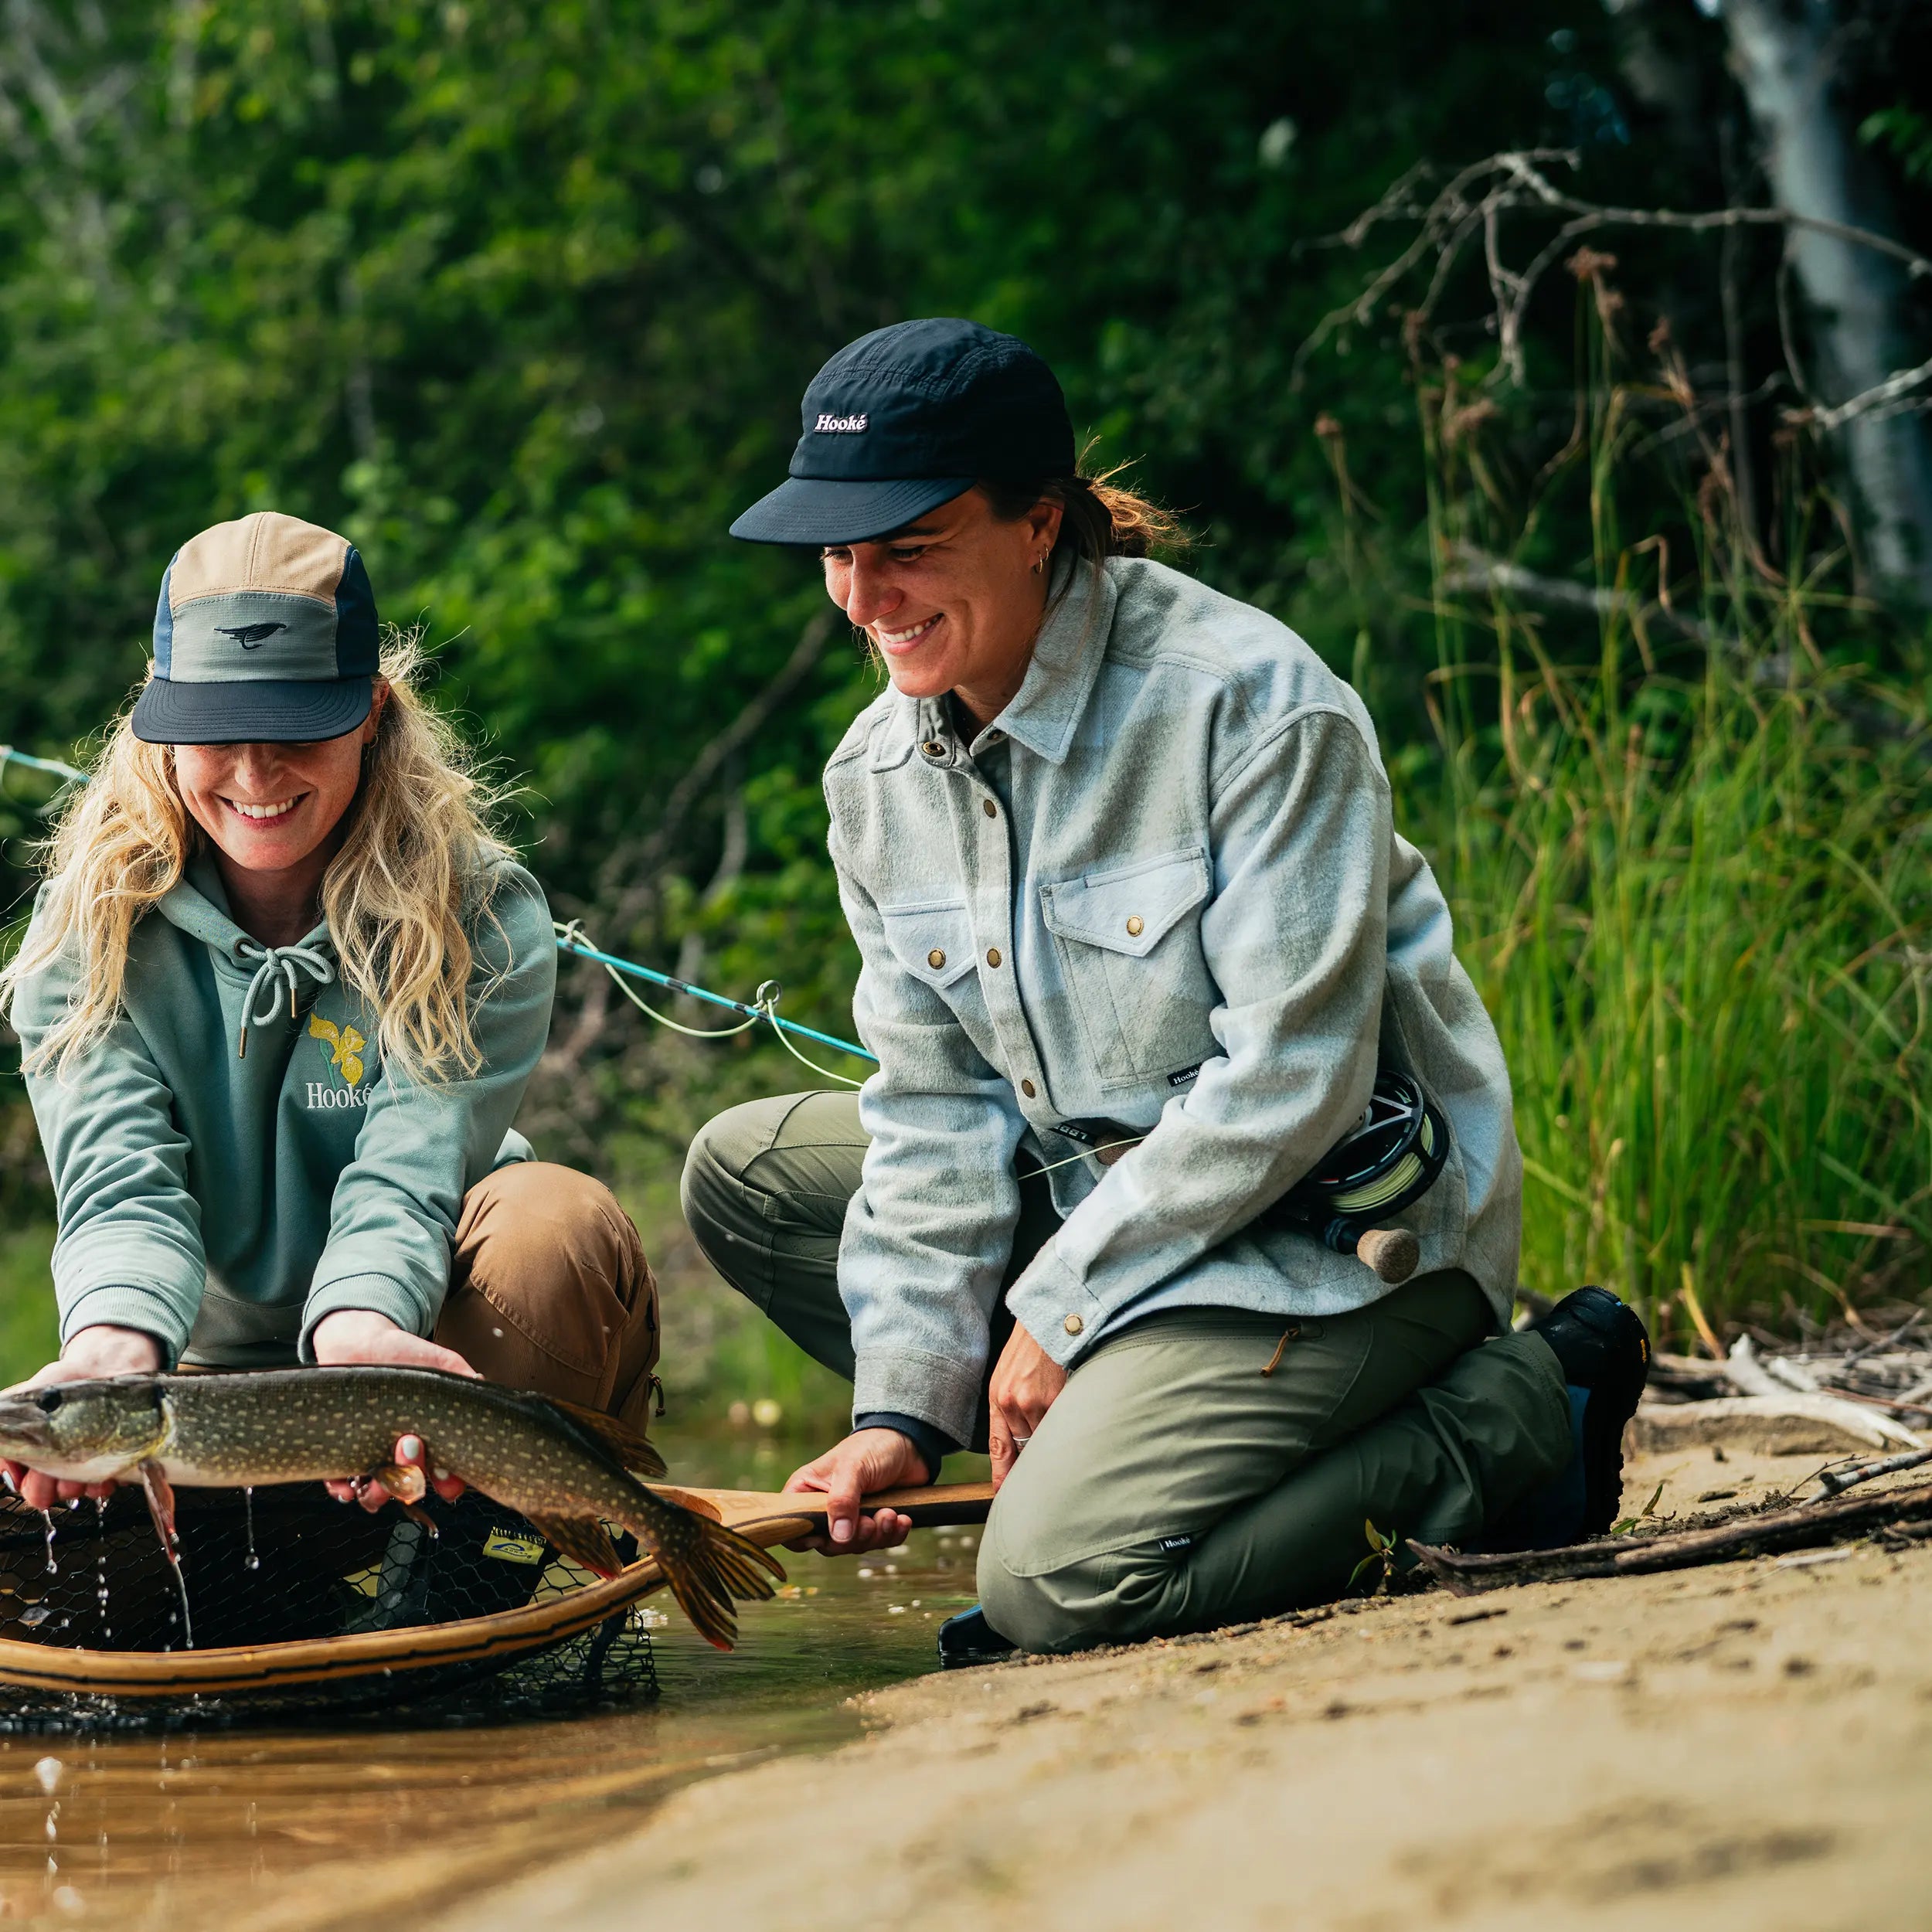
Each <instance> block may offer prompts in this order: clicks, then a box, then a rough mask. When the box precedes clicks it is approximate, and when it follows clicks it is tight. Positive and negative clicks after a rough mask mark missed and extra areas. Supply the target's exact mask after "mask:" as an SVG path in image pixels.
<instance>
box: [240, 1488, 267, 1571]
mask: <svg viewBox="0 0 1932 1932" xmlns="http://www.w3.org/2000/svg"><path fill="white" fill-rule="evenodd" d="M242 1508H243V1511H244V1512H246V1513H247V1518H248V1559H247V1560H248V1567H249V1568H250V1570H259V1569H260V1568H261V1566H262V1560H261V1559H260V1557H259V1556H257V1555H256V1554H255V1492H254V1491H253V1489H252V1488H249V1487H248V1486H247V1485H243V1488H242Z"/></svg>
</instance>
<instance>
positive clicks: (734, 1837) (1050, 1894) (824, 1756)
mask: <svg viewBox="0 0 1932 1932" xmlns="http://www.w3.org/2000/svg"><path fill="white" fill-rule="evenodd" d="M1813 1467H1815V1460H1814V1459H1810V1458H1803V1459H1794V1461H1791V1462H1790V1463H1784V1464H1780V1463H1777V1462H1774V1461H1770V1459H1767V1458H1749V1457H1743V1458H1740V1457H1737V1456H1735V1455H1734V1456H1733V1458H1732V1459H1731V1460H1730V1461H1727V1462H1726V1463H1724V1464H1717V1463H1716V1461H1714V1459H1713V1458H1712V1457H1711V1455H1710V1454H1709V1451H1699V1452H1696V1453H1695V1454H1686V1455H1679V1456H1677V1457H1675V1458H1655V1459H1652V1460H1651V1461H1650V1462H1648V1463H1647V1464H1641V1465H1638V1467H1636V1468H1634V1469H1633V1471H1632V1472H1631V1482H1630V1485H1629V1486H1628V1489H1627V1492H1626V1494H1627V1496H1628V1498H1629V1499H1630V1502H1631V1506H1632V1507H1640V1506H1641V1504H1642V1502H1645V1500H1647V1499H1648V1497H1649V1495H1650V1493H1651V1489H1652V1488H1654V1487H1655V1485H1657V1484H1658V1483H1659V1482H1660V1481H1661V1482H1662V1484H1663V1485H1664V1488H1663V1492H1662V1495H1661V1497H1660V1498H1659V1499H1658V1509H1659V1510H1660V1511H1661V1512H1671V1511H1672V1510H1675V1511H1677V1512H1679V1513H1680V1514H1682V1513H1688V1512H1690V1511H1692V1510H1693V1509H1696V1508H1697V1507H1698V1506H1699V1502H1700V1499H1704V1498H1709V1501H1708V1502H1706V1505H1705V1506H1706V1507H1722V1506H1723V1504H1724V1503H1725V1502H1748V1501H1749V1500H1750V1499H1751V1498H1752V1497H1753V1495H1757V1494H1760V1493H1762V1492H1763V1491H1764V1489H1765V1488H1767V1487H1772V1486H1777V1485H1783V1484H1787V1483H1790V1482H1792V1481H1795V1480H1796V1479H1798V1478H1800V1477H1802V1476H1803V1475H1806V1474H1808V1472H1809V1471H1810V1470H1811V1468H1813ZM1719 1491H1731V1492H1736V1494H1735V1495H1731V1496H1724V1495H1714V1494H1713V1492H1719ZM888 1561H890V1562H891V1563H892V1565H893V1566H892V1567H891V1568H890V1569H888V1568H887V1566H886V1565H887V1563H888ZM970 1565H971V1551H970V1549H968V1548H966V1547H964V1546H963V1545H962V1543H961V1539H959V1538H958V1537H957V1536H953V1537H947V1538H944V1539H942V1538H941V1537H940V1536H934V1535H931V1534H930V1533H927V1534H923V1535H922V1536H920V1538H918V1539H915V1543H914V1546H913V1547H911V1548H910V1549H908V1550H907V1551H906V1552H903V1553H899V1555H898V1556H896V1558H893V1559H889V1560H888V1559H875V1560H872V1562H870V1563H868V1564H867V1565H866V1568H867V1569H869V1570H871V1571H872V1574H871V1576H869V1577H861V1576H860V1575H859V1566H857V1565H855V1564H852V1563H840V1564H832V1563H823V1562H821V1561H820V1560H818V1559H816V1558H811V1557H801V1558H797V1559H794V1560H792V1569H793V1574H794V1583H796V1585H797V1587H798V1591H799V1594H798V1595H797V1596H795V1597H787V1598H785V1599H784V1600H781V1602H778V1603H776V1604H769V1605H764V1606H758V1607H754V1608H753V1609H752V1610H751V1611H750V1614H748V1615H747V1620H746V1632H747V1641H746V1643H745V1645H744V1646H743V1648H742V1649H741V1650H740V1651H738V1652H736V1653H734V1654H733V1656H731V1657H730V1658H718V1657H716V1655H715V1654H713V1653H712V1652H710V1651H709V1650H708V1649H706V1648H704V1647H703V1646H702V1645H701V1644H699V1642H698V1641H697V1640H696V1638H693V1637H692V1636H691V1634H689V1632H686V1631H683V1630H682V1628H681V1627H680V1626H679V1625H678V1624H675V1623H672V1624H669V1625H668V1626H667V1627H666V1628H665V1629H664V1630H663V1631H661V1632H660V1633H659V1637H660V1640H661V1651H660V1655H661V1667H662V1675H663V1679H664V1687H665V1688H664V1696H663V1699H662V1702H660V1703H659V1704H658V1705H657V1706H655V1707H651V1708H645V1709H638V1710H633V1711H630V1712H627V1713H612V1714H609V1715H604V1716H590V1717H585V1718H580V1719H575V1720H572V1721H569V1722H560V1723H543V1724H526V1725H516V1726H497V1727H486V1728H481V1729H472V1730H444V1731H417V1732H394V1733H381V1732H373V1733H316V1732H312V1731H311V1732H308V1733H288V1732H282V1733H272V1732H271V1733H236V1734H233V1735H226V1736H222V1735H205V1736H200V1737H181V1736H177V1737H175V1738H171V1739H168V1740H161V1739H157V1738H145V1739H127V1740H95V1741H93V1742H91V1743H87V1742H80V1741H77V1740H36V1739H32V1738H19V1737H16V1738H12V1739H7V1740H0V1919H6V1920H30V1921H36V1922H39V1923H43V1924H49V1925H52V1924H66V1923H73V1924H91V1925H104V1926H113V1927H129V1928H137V1929H138V1932H171V1929H172V1928H175V1927H192V1928H196V1932H199V1929H200V1928H202V1927H221V1928H223V1932H229V1929H230V1928H233V1929H234V1932H338V1928H339V1929H340V1932H348V1928H350V1927H356V1928H358V1929H359V1932H360V1928H364V1927H368V1926H369V1925H371V1924H382V1923H407V1924H408V1925H410V1927H411V1928H412V1932H539V1929H541V1928H551V1927H554V1928H556V1929H557V1932H606V1929H607V1928H608V1929H609V1932H615V1929H616V1928H619V1927H622V1928H624V1932H631V1929H632V1928H634V1927H638V1926H639V1925H648V1926H650V1927H652V1928H653V1932H657V1928H660V1927H674V1928H675V1927H687V1926H689V1927H701V1926H702V1927H706V1928H707V1932H709V1929H710V1928H716V1927H720V1926H738V1925H750V1924H756V1923H772V1924H782V1925H784V1926H785V1927H787V1929H788V1932H791V1928H797V1929H798V1932H815V1928H818V1927H825V1928H828V1932H829V1929H830V1928H832V1927H838V1928H840V1929H841V1932H850V1929H853V1928H868V1927H875V1926H876V1927H887V1926H890V1927H893V1928H895V1932H897V1929H898V1928H903V1927H904V1926H905V1925H906V1924H907V1923H913V1922H917V1923H919V1924H920V1926H922V1927H934V1928H937V1932H950V1929H951V1928H952V1927H959V1928H961V1932H964V1929H965V1928H967V1927H972V1928H974V1932H984V1928H985V1927H986V1926H987V1925H988V1924H989V1923H997V1924H1002V1925H1004V1924H1009V1923H1027V1924H1030V1925H1032V1926H1037V1927H1082V1928H1083V1927H1087V1926H1090V1925H1104V1926H1106V1927H1108V1928H1109V1932H1114V1929H1115V1928H1121V1929H1122V1932H1134V1928H1138V1927H1148V1928H1149V1932H1152V1929H1153V1928H1155V1927H1158V1928H1159V1929H1160V1932H1173V1928H1174V1927H1176V1926H1195V1925H1202V1926H1209V1927H1216V1928H1219V1927H1223V1926H1226V1927H1248V1926H1255V1927H1260V1926H1263V1925H1266V1926H1267V1927H1270V1928H1273V1927H1277V1926H1279V1925H1280V1924H1281V1923H1284V1922H1287V1923H1293V1924H1294V1925H1295V1926H1296V1927H1298V1928H1301V1927H1313V1928H1317V1929H1318V1932H1322V1929H1325V1928H1329V1927H1333V1928H1335V1932H1410V1929H1411V1928H1413V1927H1418V1926H1427V1927H1436V1926H1444V1927H1461V1926H1464V1925H1468V1926H1471V1927H1475V1926H1481V1927H1485V1928H1488V1927H1504V1928H1509V1927H1515V1926H1519V1925H1520V1926H1521V1927H1523V1928H1525V1932H1528V1928H1529V1927H1531V1926H1532V1925H1534V1926H1536V1927H1539V1928H1548V1927H1552V1926H1556V1927H1569V1926H1572V1925H1574V1926H1580V1927H1583V1926H1587V1927H1590V1928H1592V1929H1593V1932H1594V1928H1596V1927H1599V1926H1602V1927H1607V1928H1621V1927H1624V1926H1626V1925H1628V1926H1629V1927H1633V1928H1634V1927H1639V1926H1641V1927H1645V1928H1651V1927H1656V1926H1658V1925H1660V1924H1665V1925H1670V1926H1673V1927H1674V1926H1676V1925H1679V1924H1685V1925H1689V1924H1692V1923H1695V1924H1696V1925H1697V1926H1699V1928H1700V1932H1702V1928H1704V1927H1713V1928H1716V1932H1724V1929H1725V1928H1728V1927H1739V1928H1743V1927H1750V1928H1752V1929H1753V1932H1760V1928H1766V1927H1771V1928H1778V1927H1787V1926H1788V1927H1792V1928H1794V1932H1795V1929H1796V1928H1798V1927H1803V1928H1804V1932H1814V1928H1819V1927H1836V1926H1840V1925H1842V1926H1845V1927H1850V1926H1852V1925H1854V1924H1857V1925H1859V1926H1861V1927H1862V1926H1865V1925H1867V1924H1869V1923H1874V1922H1877V1921H1879V1920H1881V1919H1882V1918H1884V1917H1890V1918H1892V1919H1893V1920H1895V1921H1896V1922H1898V1923H1907V1924H1911V1923H1919V1922H1920V1920H1921V1919H1922V1918H1923V1896H1924V1894H1925V1892H1926V1888H1927V1880H1928V1878H1932V1845H1928V1842H1927V1834H1926V1833H1925V1832H1924V1831H1923V1826H1922V1824H1921V1822H1920V1816H1921V1814H1922V1812H1923V1808H1924V1799H1925V1794H1926V1792H1927V1788H1928V1777H1932V1644H1928V1643H1927V1641H1926V1639H1925V1632H1926V1631H1927V1628H1932V1550H1927V1549H1914V1550H1912V1551H1910V1552H1908V1553H1905V1554H1903V1555H1893V1554H1890V1553H1886V1552H1884V1551H1882V1550H1879V1549H1872V1548H1869V1547H1868V1548H1860V1549H1856V1550H1854V1551H1852V1552H1850V1553H1845V1554H1838V1553H1829V1554H1828V1556H1827V1559H1826V1560H1824V1561H1818V1560H1815V1559H1814V1558H1811V1557H1802V1558H1800V1559H1798V1560H1792V1559H1789V1558H1787V1559H1784V1560H1760V1561H1758V1562H1755V1563H1744V1564H1732V1565H1726V1566H1718V1567H1713V1568H1711V1569H1708V1570H1696V1571H1688V1572H1683V1573H1678V1574H1675V1575H1667V1576H1661V1577H1648V1578H1641V1579H1628V1580H1619V1581H1616V1582H1601V1583H1570V1584H1563V1585H1556V1586H1539V1587H1535V1588H1532V1589H1528V1590H1515V1591H1508V1592H1501V1593H1497V1594H1493V1595H1490V1596H1486V1597H1480V1598H1475V1599H1471V1600H1457V1599H1454V1598H1452V1597H1447V1596H1446V1595H1444V1594H1440V1593H1431V1594H1427V1595H1423V1596H1420V1597H1406V1598H1398V1599H1395V1600H1386V1601H1381V1602H1373V1601H1372V1602H1369V1603H1368V1604H1361V1605H1350V1606H1343V1607H1339V1608H1338V1609H1336V1610H1335V1611H1333V1612H1332V1613H1328V1614H1321V1613H1315V1614H1311V1616H1310V1617H1308V1618H1305V1619H1301V1620H1292V1621H1282V1622H1279V1623H1275V1624H1269V1625H1266V1626H1263V1627H1261V1628H1256V1629H1252V1630H1250V1631H1246V1632H1243V1633H1239V1634H1226V1635H1220V1636H1215V1637H1208V1638H1195V1639H1188V1640H1183V1641H1177V1642H1174V1643H1169V1644H1157V1645H1147V1646H1143V1647H1141V1648H1136V1649H1133V1650H1128V1651H1118V1652H1115V1653H1112V1654H1110V1655H1097V1656H1090V1657H1085V1658H1073V1659H1066V1660H1060V1661H1054V1662H1030V1663H1021V1664H1012V1665H998V1666H995V1667H992V1668H988V1669H983V1670H978V1671H973V1672H959V1673H954V1674H951V1675H945V1676H940V1675H919V1673H921V1672H924V1671H925V1670H926V1668H927V1664H928V1661H929V1659H930V1644H931V1641H932V1631H933V1628H934V1624H935V1622H936V1621H937V1619H938V1617H940V1616H942V1615H944V1614H945V1613H946V1612H947V1610H949V1609H950V1608H951V1607H954V1604H957V1603H958V1602H961V1601H963V1600H965V1598H966V1597H967V1594H968V1592H969V1590H970ZM808 1590H817V1591H818V1595H816V1596H808V1595H807V1594H805V1593H806V1592H807V1591H808ZM48 1757H55V1758H58V1759H59V1760H60V1763H59V1765H58V1766H57V1767H56V1770H54V1772H53V1774H52V1775H51V1781H52V1784H53V1789H52V1790H51V1791H49V1790H46V1789H43V1782H42V1779H41V1777H39V1775H37V1774H36V1769H35V1767H36V1764H39V1763H40V1761H41V1760H45V1759H46V1758H48Z"/></svg>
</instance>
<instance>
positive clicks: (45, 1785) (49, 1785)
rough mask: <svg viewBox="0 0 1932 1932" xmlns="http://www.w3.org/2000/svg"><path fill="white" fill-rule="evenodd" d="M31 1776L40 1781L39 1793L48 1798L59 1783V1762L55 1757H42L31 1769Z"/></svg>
mask: <svg viewBox="0 0 1932 1932" xmlns="http://www.w3.org/2000/svg"><path fill="white" fill-rule="evenodd" d="M33 1774H34V1776H35V1777H36V1778H38V1779H39V1781H40V1789H41V1791H43V1793H44V1794H46V1796H47V1797H49V1798H52V1797H53V1793H54V1787H55V1786H56V1785H57V1784H59V1783H60V1759H59V1758H57V1757H43V1758H42V1759H41V1760H39V1763H37V1764H36V1765H35V1766H34V1767H33Z"/></svg>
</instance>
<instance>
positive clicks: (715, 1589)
mask: <svg viewBox="0 0 1932 1932" xmlns="http://www.w3.org/2000/svg"><path fill="white" fill-rule="evenodd" d="M696 1522H698V1523H699V1526H700V1527H699V1533H698V1547H697V1549H696V1551H695V1552H694V1553H692V1554H691V1555H689V1556H683V1555H679V1556H672V1555H671V1554H669V1553H668V1552H666V1551H665V1550H664V1549H659V1551H658V1562H659V1563H661V1564H662V1565H663V1567H664V1573H665V1580H667V1581H668V1583H669V1584H670V1585H671V1594H672V1595H673V1596H674V1597H676V1598H677V1600H678V1606H679V1608H680V1609H681V1610H682V1611H683V1612H684V1614H685V1616H687V1617H689V1618H690V1619H691V1622H692V1627H693V1628H695V1629H696V1631H697V1632H698V1634H699V1636H701V1637H702V1638H704V1640H705V1641H706V1642H707V1643H709V1644H710V1645H713V1647H714V1648H717V1649H719V1650H729V1649H730V1648H731V1647H732V1645H733V1644H735V1643H736V1641H737V1639H738V1613H737V1612H736V1611H735V1610H734V1609H733V1607H732V1603H731V1600H732V1598H733V1597H744V1598H747V1599H760V1600H761V1599H763V1598H764V1597H770V1596H772V1595H774V1594H775V1590H776V1587H775V1586H774V1583H773V1582H772V1577H777V1579H778V1581H779V1582H780V1583H782V1582H784V1575H785V1566H784V1564H783V1563H781V1562H779V1560H778V1559H777V1557H776V1556H773V1555H772V1553H771V1552H770V1550H768V1549H760V1548H759V1547H758V1546H757V1544H756V1543H753V1542H751V1541H750V1539H748V1538H747V1537H744V1536H740V1535H739V1534H738V1532H737V1531H736V1530H735V1529H726V1527H725V1526H724V1525H723V1523H719V1522H712V1521H711V1520H710V1519H709V1517H705V1516H699V1517H696ZM767 1571H769V1572H770V1575H767V1574H766V1572H767Z"/></svg>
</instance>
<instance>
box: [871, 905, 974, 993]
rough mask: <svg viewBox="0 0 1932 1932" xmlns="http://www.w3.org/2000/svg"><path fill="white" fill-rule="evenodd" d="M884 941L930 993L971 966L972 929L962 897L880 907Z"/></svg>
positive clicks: (902, 964)
mask: <svg viewBox="0 0 1932 1932" xmlns="http://www.w3.org/2000/svg"><path fill="white" fill-rule="evenodd" d="M879 918H880V919H881V920H883V921H884V923H885V927H886V944H887V945H889V947H891V948H892V952H893V958H894V959H896V961H898V962H899V964H900V965H901V966H903V967H904V968H905V969H906V971H907V972H909V973H910V974H911V975H912V976H913V978H914V979H917V980H920V981H923V982H924V983H925V984H926V985H928V986H930V987H931V988H932V989H933V990H934V992H944V990H945V988H947V987H948V986H950V985H952V984H953V982H954V981H955V980H957V979H958V978H960V977H961V975H964V974H966V973H969V972H971V971H972V969H973V928H972V923H971V920H968V918H967V917H966V902H965V900H963V899H944V900H934V901H932V902H930V903H926V904H921V905H916V906H880V907H879Z"/></svg>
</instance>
